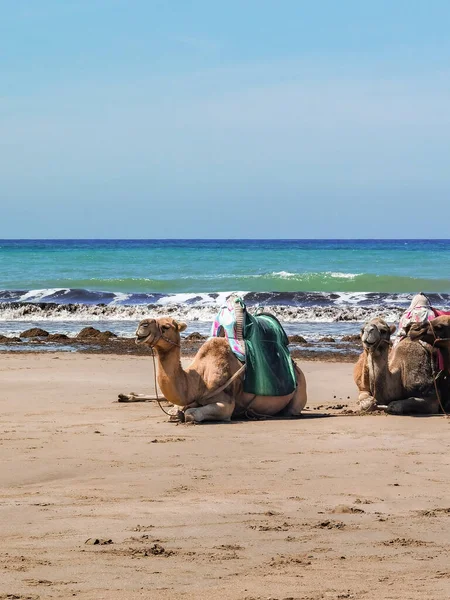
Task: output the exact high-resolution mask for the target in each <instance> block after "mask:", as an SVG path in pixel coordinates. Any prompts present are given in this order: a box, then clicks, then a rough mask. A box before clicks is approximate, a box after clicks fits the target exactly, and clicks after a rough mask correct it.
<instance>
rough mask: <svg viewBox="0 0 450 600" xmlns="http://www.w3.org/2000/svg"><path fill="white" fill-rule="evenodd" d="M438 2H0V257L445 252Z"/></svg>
mask: <svg viewBox="0 0 450 600" xmlns="http://www.w3.org/2000/svg"><path fill="white" fill-rule="evenodd" d="M449 23H450V2H448V0H427V2H424V1H423V0H408V1H406V0H405V1H403V0H377V1H375V0H367V2H362V1H361V0H340V1H337V0H336V1H335V0H315V1H314V2H313V1H312V0H271V1H269V0H227V2H214V1H211V0H162V1H157V0H14V1H11V0H0V238H413V237H417V238H448V237H450V236H449V221H450V36H449V35H448V27H449Z"/></svg>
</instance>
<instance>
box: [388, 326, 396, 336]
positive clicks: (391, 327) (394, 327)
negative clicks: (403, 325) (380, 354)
mask: <svg viewBox="0 0 450 600" xmlns="http://www.w3.org/2000/svg"><path fill="white" fill-rule="evenodd" d="M389 329H390V330H391V334H392V333H394V331H395V330H396V329H397V327H396V326H395V325H391V326H390V327H389Z"/></svg>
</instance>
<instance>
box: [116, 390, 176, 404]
mask: <svg viewBox="0 0 450 600" xmlns="http://www.w3.org/2000/svg"><path fill="white" fill-rule="evenodd" d="M156 399H157V398H156V396H155V395H154V394H153V395H151V394H135V393H134V392H130V393H129V394H119V398H118V401H119V402H156ZM159 399H160V400H164V401H165V400H166V399H165V398H164V397H163V396H160V397H159Z"/></svg>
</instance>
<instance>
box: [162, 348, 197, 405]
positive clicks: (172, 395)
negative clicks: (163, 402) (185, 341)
mask: <svg viewBox="0 0 450 600" xmlns="http://www.w3.org/2000/svg"><path fill="white" fill-rule="evenodd" d="M155 350H156V355H157V358H158V369H157V371H158V372H157V379H158V384H159V387H160V388H161V391H162V393H163V394H164V397H165V398H166V399H167V400H168V401H169V402H172V404H176V405H177V406H185V405H187V404H188V403H189V400H188V397H187V394H186V388H187V385H186V373H185V371H184V370H183V367H182V365H181V352H180V348H179V346H173V347H171V348H169V349H168V350H164V349H162V348H158V347H156V348H155Z"/></svg>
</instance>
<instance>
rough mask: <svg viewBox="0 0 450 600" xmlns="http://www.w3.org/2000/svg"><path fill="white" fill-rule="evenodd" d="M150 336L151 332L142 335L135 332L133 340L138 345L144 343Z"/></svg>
mask: <svg viewBox="0 0 450 600" xmlns="http://www.w3.org/2000/svg"><path fill="white" fill-rule="evenodd" d="M150 337H152V334H151V333H145V334H144V335H139V334H138V333H136V339H135V340H134V343H135V344H136V345H137V346H139V344H145V342H147V340H148V339H149V338H150Z"/></svg>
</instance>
